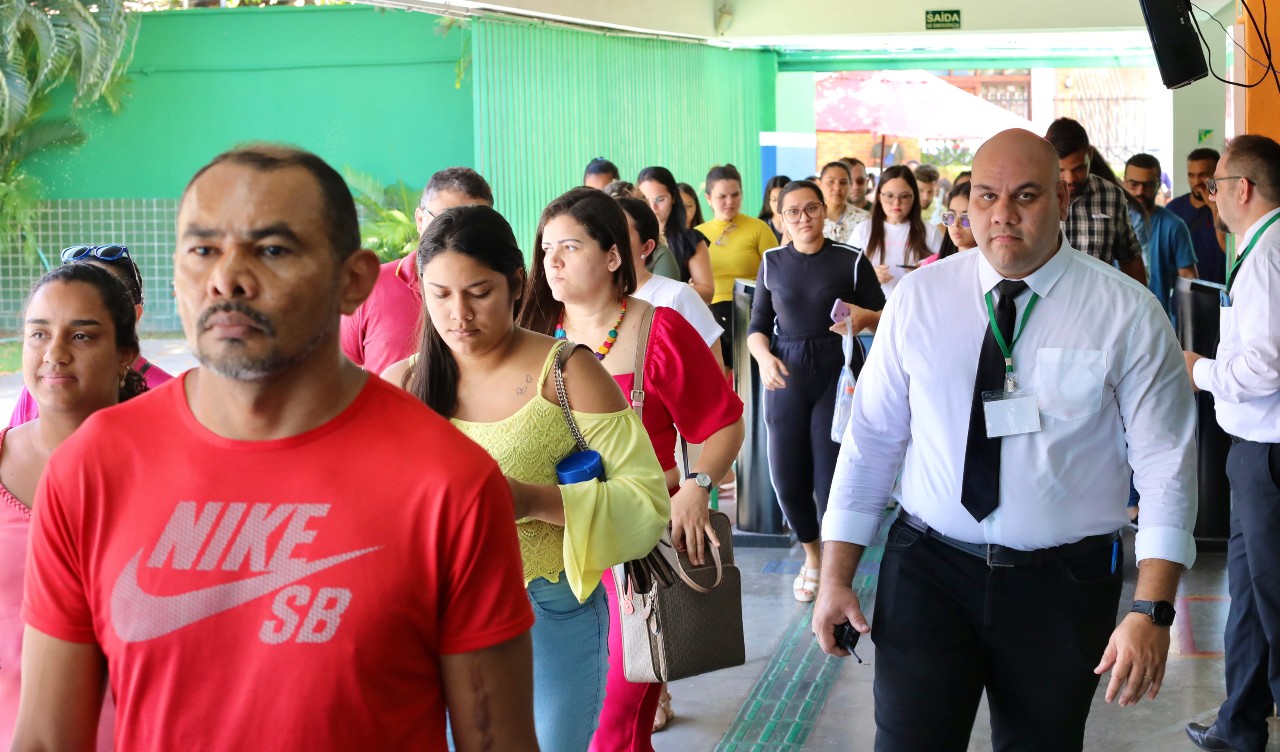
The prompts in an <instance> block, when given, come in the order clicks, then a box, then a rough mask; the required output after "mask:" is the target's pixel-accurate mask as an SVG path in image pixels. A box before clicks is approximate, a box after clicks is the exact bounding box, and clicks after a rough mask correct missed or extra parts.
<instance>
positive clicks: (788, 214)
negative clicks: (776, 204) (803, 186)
mask: <svg viewBox="0 0 1280 752" xmlns="http://www.w3.org/2000/svg"><path fill="white" fill-rule="evenodd" d="M826 209H827V207H825V206H823V205H822V204H819V203H812V204H805V205H804V206H799V207H796V206H793V207H791V208H790V209H787V210H786V211H784V212H782V218H783V219H785V220H787V221H788V222H799V221H800V215H801V214H804V215H807V216H809V217H810V218H813V219H816V218H818V217H819V216H820V215H822V214H823V213H824V212H825V211H826Z"/></svg>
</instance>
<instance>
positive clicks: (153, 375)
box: [9, 358, 173, 428]
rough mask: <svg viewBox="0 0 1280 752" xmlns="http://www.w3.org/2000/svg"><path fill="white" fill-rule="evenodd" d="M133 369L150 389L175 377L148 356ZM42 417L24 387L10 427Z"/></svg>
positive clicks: (134, 363)
mask: <svg viewBox="0 0 1280 752" xmlns="http://www.w3.org/2000/svg"><path fill="white" fill-rule="evenodd" d="M133 370H135V371H137V372H138V373H141V374H142V378H143V379H145V380H146V382H147V388H148V389H155V388H156V387H158V386H160V385H161V384H163V383H164V382H166V381H168V380H170V379H172V378H173V376H171V375H169V374H168V373H167V372H165V370H164V369H163V368H160V367H159V366H157V365H155V364H154V363H152V362H150V361H149V360H147V359H146V358H138V359H137V360H135V361H133ZM38 417H40V406H39V405H37V404H36V400H35V398H34V397H32V396H31V393H30V392H28V391H27V388H26V387H25V386H24V387H22V393H21V394H19V395H18V404H16V405H14V406H13V415H12V416H10V418H9V427H10V428H17V427H18V426H20V425H22V424H23V423H29V422H31V421H33V420H35V419H36V418H38Z"/></svg>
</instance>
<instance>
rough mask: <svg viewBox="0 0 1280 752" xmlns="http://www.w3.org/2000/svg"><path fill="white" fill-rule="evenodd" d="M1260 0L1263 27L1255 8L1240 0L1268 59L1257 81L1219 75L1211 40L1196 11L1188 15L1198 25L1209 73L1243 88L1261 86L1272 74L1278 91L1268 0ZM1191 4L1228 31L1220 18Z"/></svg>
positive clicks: (1257, 62)
mask: <svg viewBox="0 0 1280 752" xmlns="http://www.w3.org/2000/svg"><path fill="white" fill-rule="evenodd" d="M1258 1H1259V2H1261V3H1262V27H1261V28H1259V26H1258V20H1257V18H1256V17H1254V15H1253V10H1252V9H1251V8H1249V6H1248V4H1247V3H1246V2H1245V0H1240V4H1241V5H1242V6H1243V7H1244V9H1245V13H1247V14H1248V16H1249V20H1250V21H1251V22H1252V23H1253V29H1254V32H1255V33H1256V34H1257V35H1258V42H1259V44H1260V45H1261V47H1262V54H1263V56H1264V57H1265V58H1266V59H1267V63H1266V65H1265V66H1264V68H1263V71H1262V76H1261V77H1260V78H1258V80H1257V81H1254V82H1253V83H1239V82H1237V81H1229V80H1227V79H1225V78H1223V77H1222V76H1219V75H1218V74H1217V72H1216V71H1214V70H1213V47H1212V46H1210V44H1209V41H1208V40H1207V39H1206V38H1205V36H1204V30H1203V29H1201V28H1200V22H1199V21H1197V20H1196V16H1195V14H1194V13H1188V15H1189V16H1190V17H1191V23H1192V24H1193V25H1194V26H1195V27H1196V34H1198V35H1199V37H1200V42H1201V43H1202V44H1204V48H1205V62H1206V64H1207V65H1208V68H1209V74H1210V75H1212V76H1213V77H1214V78H1216V79H1217V80H1218V81H1221V82H1222V83H1224V84H1227V85H1230V86H1238V87H1240V88H1242V89H1252V88H1254V87H1256V86H1260V85H1261V84H1262V83H1263V82H1264V81H1266V80H1267V76H1268V75H1270V76H1271V77H1272V78H1273V79H1274V80H1275V82H1276V90H1277V91H1280V74H1278V73H1277V71H1276V67H1275V63H1274V62H1273V60H1272V55H1271V38H1270V35H1269V33H1268V31H1267V30H1266V24H1267V3H1266V0H1258ZM1189 5H1191V7H1193V8H1195V9H1196V10H1199V11H1200V12H1201V13H1204V14H1205V15H1206V16H1209V17H1210V19H1212V20H1213V22H1214V23H1216V24H1218V26H1220V27H1222V30H1223V32H1226V31H1227V28H1226V27H1225V26H1222V23H1221V22H1220V21H1218V19H1216V18H1214V17H1213V16H1212V15H1211V14H1209V13H1207V12H1206V11H1205V10H1204V9H1203V8H1200V7H1199V6H1197V5H1195V4H1194V3H1189ZM1228 36H1230V37H1231V41H1232V43H1233V44H1235V45H1236V46H1237V47H1240V49H1241V50H1244V53H1245V55H1246V56H1247V57H1248V58H1249V59H1250V60H1252V61H1253V62H1254V63H1256V64H1258V65H1263V63H1262V61H1261V60H1258V59H1257V58H1255V57H1254V56H1252V55H1250V54H1249V51H1248V50H1245V48H1244V47H1241V46H1240V43H1239V42H1236V41H1235V36H1234V35H1233V34H1230V33H1229V32H1228Z"/></svg>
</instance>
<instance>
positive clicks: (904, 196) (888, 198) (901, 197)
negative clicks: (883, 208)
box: [880, 193, 916, 204]
mask: <svg viewBox="0 0 1280 752" xmlns="http://www.w3.org/2000/svg"><path fill="white" fill-rule="evenodd" d="M915 197H916V196H915V194H914V193H881V194H880V200H881V201H883V202H884V203H886V204H892V203H898V202H901V203H904V204H909V203H911V201H912V199H914V198H915Z"/></svg>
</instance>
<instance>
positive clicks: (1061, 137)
mask: <svg viewBox="0 0 1280 752" xmlns="http://www.w3.org/2000/svg"><path fill="white" fill-rule="evenodd" d="M1044 140H1045V141H1048V142H1049V143H1051V144H1053V150H1054V151H1056V152H1058V159H1065V158H1066V157H1067V156H1068V155H1070V154H1075V153H1076V152H1080V151H1082V152H1085V154H1086V155H1088V153H1089V134H1088V133H1087V132H1085V129H1084V126H1083V125H1081V124H1080V122H1079V121H1077V120H1072V119H1071V118H1065V117H1062V118H1058V119H1057V120H1055V121H1053V123H1052V124H1050V125H1049V130H1048V131H1047V132H1045V134H1044Z"/></svg>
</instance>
